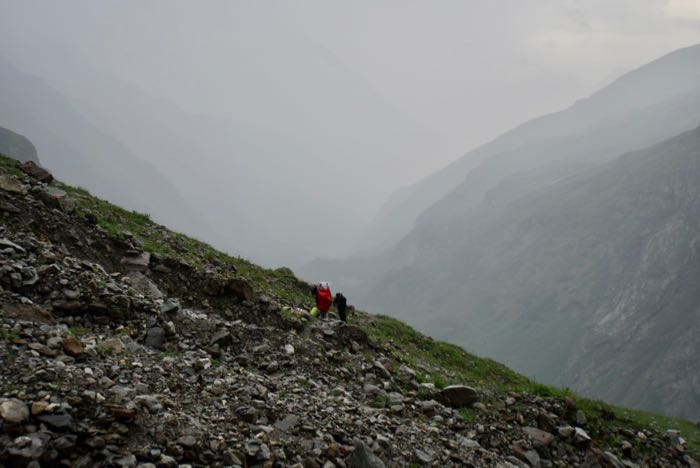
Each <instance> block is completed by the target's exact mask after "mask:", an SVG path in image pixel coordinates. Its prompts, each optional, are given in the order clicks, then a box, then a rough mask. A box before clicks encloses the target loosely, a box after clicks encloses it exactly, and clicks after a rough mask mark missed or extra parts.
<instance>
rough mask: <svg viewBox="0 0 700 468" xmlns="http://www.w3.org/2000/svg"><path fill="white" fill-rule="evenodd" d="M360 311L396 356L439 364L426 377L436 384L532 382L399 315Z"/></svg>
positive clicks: (369, 330) (367, 326) (365, 325)
mask: <svg viewBox="0 0 700 468" xmlns="http://www.w3.org/2000/svg"><path fill="white" fill-rule="evenodd" d="M357 314H358V316H361V317H362V320H358V322H359V325H360V327H362V328H363V329H364V330H365V332H366V333H367V334H368V335H369V336H370V337H371V338H372V339H373V340H375V341H376V342H378V343H380V344H382V345H383V346H385V347H386V348H388V349H390V350H391V351H392V353H393V354H394V357H396V358H398V359H399V360H400V361H402V362H405V363H407V364H409V365H415V364H416V363H417V362H426V363H428V364H429V365H431V366H433V367H435V368H436V369H437V370H436V372H431V373H430V375H429V376H424V377H423V378H424V379H425V381H427V382H432V383H434V384H435V386H436V387H439V388H444V387H445V386H447V385H449V384H453V383H471V384H474V385H479V386H481V387H490V388H497V389H512V388H515V387H523V386H527V385H528V384H530V381H529V380H528V379H527V378H525V377H523V376H522V375H519V374H516V373H515V372H513V371H511V370H510V369H508V368H507V367H505V366H504V365H502V364H499V363H497V362H496V361H492V360H491V359H484V358H480V357H478V356H475V355H473V354H471V353H468V352H466V351H465V350H464V349H462V348H460V347H459V346H455V345H453V344H449V343H445V342H442V341H436V340H433V339H432V338H429V337H426V336H425V335H422V334H421V333H419V332H417V331H416V330H414V329H413V328H412V327H410V326H409V325H406V324H405V323H403V322H400V321H398V320H396V319H393V318H390V317H386V316H383V315H376V316H370V315H369V314H366V313H364V312H357ZM360 314H361V315H360ZM448 376H454V377H448Z"/></svg>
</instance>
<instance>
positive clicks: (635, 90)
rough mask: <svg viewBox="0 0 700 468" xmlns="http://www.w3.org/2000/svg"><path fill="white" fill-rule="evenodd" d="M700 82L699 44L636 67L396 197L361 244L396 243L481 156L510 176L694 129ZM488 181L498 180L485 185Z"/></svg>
mask: <svg viewBox="0 0 700 468" xmlns="http://www.w3.org/2000/svg"><path fill="white" fill-rule="evenodd" d="M698 83H700V45H696V46H693V47H688V48H685V49H680V50H677V51H674V52H672V53H670V54H668V55H666V56H664V57H661V58H659V59H658V60H655V61H654V62H651V63H649V64H647V65H644V66H642V67H640V68H638V69H636V70H633V71H631V72H629V73H627V74H625V75H623V76H621V77H620V78H618V79H617V80H616V81H614V82H613V83H611V84H610V85H608V86H606V87H605V88H603V89H601V90H600V91H598V92H596V93H595V94H593V95H592V96H590V97H589V98H587V99H583V100H581V101H578V102H577V103H575V104H574V105H573V106H571V107H570V108H568V109H566V110H563V111H561V112H556V113H553V114H549V115H545V116H542V117H539V118H536V119H533V120H531V121H528V122H526V123H524V124H523V125H520V126H518V127H516V128H514V129H513V130H511V131H509V132H507V133H505V134H503V135H501V136H499V137H498V138H496V139H494V140H493V141H491V142H489V143H487V144H485V145H483V146H481V147H479V148H477V149H475V150H473V151H470V152H469V153H467V154H466V155H465V156H463V157H462V158H460V159H458V160H457V161H455V162H454V163H452V164H450V165H449V166H447V167H445V168H444V169H442V170H440V171H438V172H436V173H434V174H431V175H430V176H428V177H426V178H425V179H423V180H421V181H420V182H418V183H416V184H414V185H413V186H411V187H407V188H405V189H402V190H400V191H398V192H396V193H395V194H394V195H392V197H391V198H390V199H389V201H388V202H387V203H386V204H385V205H384V206H383V207H382V208H381V209H380V211H379V213H378V215H377V216H376V218H375V219H374V221H373V222H372V224H370V226H369V227H368V228H367V229H366V234H365V237H364V239H363V240H362V241H361V242H360V243H359V245H358V250H359V251H360V252H362V251H365V250H369V251H371V252H375V251H376V250H377V249H381V248H390V247H392V246H393V245H395V244H396V242H398V241H399V240H400V239H401V238H402V237H403V236H404V235H406V234H407V233H408V232H409V231H410V230H411V229H412V228H413V226H414V223H415V221H416V220H417V218H418V217H419V215H420V214H421V213H422V212H423V211H424V210H426V209H427V208H429V207H430V206H431V205H433V204H434V203H435V202H437V201H438V200H440V199H441V198H442V197H444V196H446V195H447V194H448V193H450V192H451V191H452V190H453V189H455V188H456V187H457V186H458V185H459V184H460V183H462V182H463V181H464V178H465V177H467V175H468V174H469V173H470V171H472V170H473V169H475V168H477V167H478V166H479V165H480V164H481V163H482V162H484V163H485V164H486V165H487V166H488V165H489V164H492V162H491V161H494V160H500V161H502V165H501V166H499V167H497V168H495V169H497V170H499V171H502V170H506V174H507V173H512V172H514V171H516V170H522V167H523V166H522V165H525V167H529V165H531V164H538V165H539V164H542V163H545V162H547V161H549V160H552V159H557V160H564V161H578V162H581V161H588V162H590V161H605V160H610V159H612V158H614V157H616V156H617V155H619V154H620V153H622V152H625V151H632V150H635V149H640V148H643V147H645V146H648V145H650V144H653V143H655V142H658V141H661V140H663V139H665V138H669V137H671V136H673V135H676V134H678V133H680V132H682V131H685V130H690V129H691V128H694V127H695V125H697V122H698V121H699V120H698V117H699V116H700V115H699V114H700V112H699V108H698V106H697V102H698V99H699V97H698V96H699V95H700V91H699V89H700V86H699V85H698ZM691 102H692V103H694V104H693V105H689V104H690V103H691ZM511 165H513V166H512V167H511ZM477 170H480V171H485V169H483V168H479V169H477ZM495 177H502V174H496V175H495ZM486 182H491V183H493V179H489V180H487V181H483V182H482V183H483V184H486ZM479 193H480V194H483V189H482V190H481V191H480V192H479Z"/></svg>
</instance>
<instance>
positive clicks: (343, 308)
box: [333, 293, 348, 323]
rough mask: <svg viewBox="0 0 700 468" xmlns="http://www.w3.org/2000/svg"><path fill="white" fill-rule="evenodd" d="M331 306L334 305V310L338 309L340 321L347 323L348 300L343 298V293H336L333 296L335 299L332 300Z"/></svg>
mask: <svg viewBox="0 0 700 468" xmlns="http://www.w3.org/2000/svg"><path fill="white" fill-rule="evenodd" d="M333 304H335V308H336V309H338V315H340V320H342V321H343V322H346V323H347V321H348V314H347V308H348V300H347V299H346V298H345V296H343V293H337V294H336V295H335V299H333Z"/></svg>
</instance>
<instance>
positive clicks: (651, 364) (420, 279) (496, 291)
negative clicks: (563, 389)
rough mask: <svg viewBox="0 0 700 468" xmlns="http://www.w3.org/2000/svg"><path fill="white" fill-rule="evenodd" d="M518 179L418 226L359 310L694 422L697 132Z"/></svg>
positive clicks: (545, 376)
mask: <svg viewBox="0 0 700 468" xmlns="http://www.w3.org/2000/svg"><path fill="white" fill-rule="evenodd" d="M550 180H552V179H551V178H550ZM506 185H508V186H513V185H515V182H512V183H506ZM525 185H526V186H527V187H528V189H527V190H525V191H524V192H523V193H520V194H517V193H515V194H513V193H511V194H508V195H507V196H504V197H500V198H499V197H498V196H497V195H498V194H499V192H498V191H495V192H496V193H495V194H494V196H493V197H487V200H486V201H484V202H483V203H482V204H481V205H478V206H477V207H474V208H471V209H469V210H461V211H458V210H454V209H452V210H451V211H450V210H449V209H445V210H444V212H445V213H448V212H452V218H451V219H450V220H447V219H445V218H443V220H442V222H440V223H428V222H426V223H423V224H420V225H419V226H418V228H416V229H415V230H414V232H413V233H412V234H411V235H409V236H408V237H407V238H406V239H404V241H403V242H402V243H401V244H400V245H399V247H398V248H397V249H396V251H395V252H394V253H393V255H394V261H393V263H392V264H393V265H399V266H398V267H397V269H396V270H394V271H392V272H391V273H390V274H388V275H387V276H386V277H385V278H384V279H383V280H382V281H379V282H378V283H377V284H379V285H381V288H380V287H375V288H374V289H372V290H370V291H369V293H368V294H367V295H366V296H364V300H365V301H366V303H367V304H371V305H372V306H373V307H376V308H378V310H387V311H391V312H393V313H395V314H397V316H399V317H401V318H404V319H407V320H410V321H411V322H412V323H415V324H417V325H419V326H420V327H421V329H425V330H427V331H428V332H430V333H434V334H436V335H438V336H440V337H443V338H447V339H450V340H453V341H456V342H458V343H462V344H464V345H466V346H468V347H469V348H470V349H474V350H476V351H478V352H480V353H484V354H486V355H489V356H494V357H495V358H497V359H501V360H503V361H505V362H506V363H508V364H509V365H512V366H514V367H515V368H516V369H518V370H520V371H522V372H525V373H527V374H528V375H533V376H535V377H536V378H539V379H542V380H544V381H547V382H552V383H556V384H559V385H570V386H573V388H576V389H578V390H581V391H584V392H588V393H589V394H591V395H594V396H597V397H603V398H606V399H610V400H612V401H615V402H618V403H622V404H627V405H632V406H636V407H640V408H647V409H653V410H655V411H662V412H666V413H668V414H674V415H682V416H685V417H689V418H695V419H697V418H700V412H699V411H700V410H699V409H700V404H699V403H700V394H698V390H697V389H698V388H699V387H698V381H697V375H700V368H698V363H697V360H695V359H694V356H695V355H697V353H698V352H700V348H698V341H697V339H696V337H697V336H698V333H699V332H700V329H698V323H700V322H699V321H698V318H700V316H699V315H698V314H700V306H698V304H700V290H699V289H698V288H697V286H696V285H695V284H694V280H693V278H697V274H698V270H697V269H698V265H700V257H698V255H697V244H698V242H700V224H699V223H698V219H700V218H699V217H698V214H699V213H700V212H699V210H700V192H699V191H698V187H700V128H699V129H696V130H693V131H691V132H687V133H684V134H682V135H680V136H678V137H675V138H672V139H670V140H668V141H665V142H663V143H661V144H658V145H656V146H653V147H651V148H648V149H645V150H642V151H640V152H636V153H630V154H626V155H624V156H622V157H621V158H619V159H618V160H616V161H615V162H613V163H609V164H607V165H604V166H602V167H595V168H588V169H582V170H579V171H575V172H573V173H569V174H563V175H562V176H561V177H560V178H558V179H556V181H555V182H551V183H550V184H548V185H544V184H540V185H539V188H538V189H536V190H533V189H532V188H531V186H530V184H525ZM515 192H517V190H516V191H515ZM451 202H452V200H449V199H445V200H443V201H442V202H441V203H451ZM438 208H440V204H437V205H436V209H438Z"/></svg>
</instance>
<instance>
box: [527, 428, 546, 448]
mask: <svg viewBox="0 0 700 468" xmlns="http://www.w3.org/2000/svg"><path fill="white" fill-rule="evenodd" d="M523 432H524V433H525V434H527V436H528V437H529V438H530V440H532V442H533V444H534V445H535V446H537V445H540V446H544V447H547V446H549V445H550V444H551V443H552V442H554V435H552V434H550V433H549V432H547V431H543V430H542V429H537V428H536V427H524V428H523Z"/></svg>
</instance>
